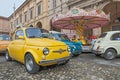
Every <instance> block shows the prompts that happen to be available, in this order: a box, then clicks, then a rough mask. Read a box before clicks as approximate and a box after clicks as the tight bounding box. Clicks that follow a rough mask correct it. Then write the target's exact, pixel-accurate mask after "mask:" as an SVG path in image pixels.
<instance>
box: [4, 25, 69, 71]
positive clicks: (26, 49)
mask: <svg viewBox="0 0 120 80" xmlns="http://www.w3.org/2000/svg"><path fill="white" fill-rule="evenodd" d="M41 32H42V31H41V29H39V28H31V27H28V28H19V29H18V30H16V31H15V33H14V34H13V37H12V38H13V41H11V43H10V44H9V46H8V48H7V50H6V55H5V58H6V60H7V61H10V60H12V59H15V60H17V61H19V62H21V63H23V64H24V65H25V67H26V70H27V71H28V72H29V73H37V72H38V71H39V69H40V66H49V65H54V64H66V63H67V62H68V61H69V59H70V53H69V48H68V47H67V45H66V44H65V43H63V42H60V41H56V40H51V39H46V38H42V37H41V35H42V34H41Z"/></svg>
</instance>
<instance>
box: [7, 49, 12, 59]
mask: <svg viewBox="0 0 120 80" xmlns="http://www.w3.org/2000/svg"><path fill="white" fill-rule="evenodd" d="M5 59H6V60H7V61H12V58H11V57H10V56H9V52H8V50H6V51H5Z"/></svg>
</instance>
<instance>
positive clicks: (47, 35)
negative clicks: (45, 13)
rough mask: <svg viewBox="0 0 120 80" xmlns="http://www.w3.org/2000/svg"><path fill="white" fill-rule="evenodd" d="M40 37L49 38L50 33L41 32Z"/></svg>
mask: <svg viewBox="0 0 120 80" xmlns="http://www.w3.org/2000/svg"><path fill="white" fill-rule="evenodd" d="M42 37H43V38H50V34H49V33H42Z"/></svg>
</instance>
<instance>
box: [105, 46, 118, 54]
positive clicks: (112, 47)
mask: <svg viewBox="0 0 120 80" xmlns="http://www.w3.org/2000/svg"><path fill="white" fill-rule="evenodd" d="M104 49H105V50H104V53H105V52H106V51H107V50H108V49H114V50H115V51H116V53H118V50H117V48H116V47H115V46H106V47H105V48H104Z"/></svg>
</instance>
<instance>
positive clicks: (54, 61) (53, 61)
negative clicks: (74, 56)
mask: <svg viewBox="0 0 120 80" xmlns="http://www.w3.org/2000/svg"><path fill="white" fill-rule="evenodd" d="M70 58H71V57H70V56H68V57H64V58H60V59H53V60H41V61H39V64H40V65H44V64H49V63H57V64H59V62H65V61H68V60H69V59H70Z"/></svg>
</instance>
